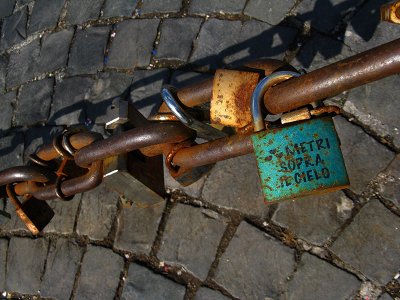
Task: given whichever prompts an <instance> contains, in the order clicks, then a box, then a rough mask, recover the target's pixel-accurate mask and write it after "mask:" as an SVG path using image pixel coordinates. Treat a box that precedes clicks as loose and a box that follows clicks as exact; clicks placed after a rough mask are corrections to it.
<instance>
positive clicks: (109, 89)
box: [86, 72, 132, 124]
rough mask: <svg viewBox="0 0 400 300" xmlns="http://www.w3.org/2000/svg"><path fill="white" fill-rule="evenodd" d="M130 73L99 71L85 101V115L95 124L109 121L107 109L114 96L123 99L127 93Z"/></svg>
mask: <svg viewBox="0 0 400 300" xmlns="http://www.w3.org/2000/svg"><path fill="white" fill-rule="evenodd" d="M131 82H132V75H128V74H124V73H117V72H105V73H99V75H98V78H97V80H96V81H95V84H94V87H93V89H92V91H91V94H90V97H89V101H87V103H86V110H87V116H88V118H90V119H91V120H93V121H94V122H95V123H96V124H105V123H106V122H108V121H110V120H109V116H107V111H108V109H109V107H110V106H111V103H112V100H113V99H114V98H115V97H117V96H118V97H121V98H122V99H125V98H126V97H127V94H129V89H130V85H131Z"/></svg>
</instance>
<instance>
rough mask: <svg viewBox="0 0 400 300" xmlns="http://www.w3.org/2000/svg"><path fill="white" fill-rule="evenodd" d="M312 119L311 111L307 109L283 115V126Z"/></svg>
mask: <svg viewBox="0 0 400 300" xmlns="http://www.w3.org/2000/svg"><path fill="white" fill-rule="evenodd" d="M309 119H311V114H310V111H309V109H308V108H307V107H304V108H301V109H298V110H295V111H291V112H289V113H286V114H283V115H282V117H281V124H287V123H293V122H298V121H304V120H309Z"/></svg>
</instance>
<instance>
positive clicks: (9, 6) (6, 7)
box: [0, 0, 15, 18]
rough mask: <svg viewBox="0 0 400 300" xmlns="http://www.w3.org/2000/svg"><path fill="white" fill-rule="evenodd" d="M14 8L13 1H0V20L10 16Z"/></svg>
mask: <svg viewBox="0 0 400 300" xmlns="http://www.w3.org/2000/svg"><path fill="white" fill-rule="evenodd" d="M14 6H15V0H3V1H0V18H4V17H7V16H9V15H11V14H12V12H13V9H14Z"/></svg>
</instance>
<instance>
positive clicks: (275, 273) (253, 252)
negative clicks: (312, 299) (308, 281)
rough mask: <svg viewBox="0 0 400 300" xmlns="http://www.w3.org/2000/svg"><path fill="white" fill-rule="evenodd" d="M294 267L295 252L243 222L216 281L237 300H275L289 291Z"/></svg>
mask: <svg viewBox="0 0 400 300" xmlns="http://www.w3.org/2000/svg"><path fill="white" fill-rule="evenodd" d="M260 254H261V255H260ZM294 265H295V262H294V251H293V250H292V249H290V248H288V247H286V246H284V245H282V244H281V243H280V242H278V241H276V240H274V239H273V238H272V237H270V236H269V235H267V234H265V233H263V232H261V231H259V230H258V229H256V228H254V227H252V226H250V225H249V224H248V223H246V222H242V223H241V224H240V225H239V227H238V229H237V231H236V233H235V235H234V237H233V238H232V240H231V242H230V244H229V246H228V248H227V249H226V251H225V253H224V254H223V255H222V257H221V260H220V262H219V265H218V267H217V271H216V274H215V278H214V281H216V282H217V283H218V284H220V285H221V286H222V287H224V288H225V289H226V290H227V291H228V292H230V293H231V294H232V296H234V297H236V298H240V299H264V298H267V297H269V298H273V299H275V298H278V295H279V294H280V293H282V292H283V291H284V290H285V288H286V284H287V283H286V280H287V277H288V276H289V275H290V274H291V273H292V272H293V270H294Z"/></svg>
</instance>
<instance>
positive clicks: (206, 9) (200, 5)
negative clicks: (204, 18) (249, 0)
mask: <svg viewBox="0 0 400 300" xmlns="http://www.w3.org/2000/svg"><path fill="white" fill-rule="evenodd" d="M245 4H246V1H245V0H220V1H212V0H192V1H191V2H190V8H189V13H192V14H200V15H206V14H210V13H219V12H223V13H224V14H225V13H229V14H240V13H241V11H242V10H243V8H244V5H245Z"/></svg>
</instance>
